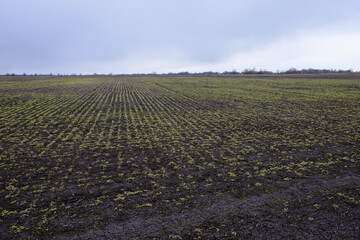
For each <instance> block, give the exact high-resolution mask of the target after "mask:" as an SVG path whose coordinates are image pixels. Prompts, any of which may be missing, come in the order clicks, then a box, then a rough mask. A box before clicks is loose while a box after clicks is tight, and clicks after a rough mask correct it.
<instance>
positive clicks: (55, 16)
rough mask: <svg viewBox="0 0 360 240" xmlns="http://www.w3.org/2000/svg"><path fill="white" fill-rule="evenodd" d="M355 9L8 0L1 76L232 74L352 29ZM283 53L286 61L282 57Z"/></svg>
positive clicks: (229, 0)
mask: <svg viewBox="0 0 360 240" xmlns="http://www.w3.org/2000/svg"><path fill="white" fill-rule="evenodd" d="M4 2H5V3H4ZM359 7H360V3H358V1H352V0H348V1H346V0H344V1H335V0H328V1H325V0H323V1H322V0H312V1H310V0H303V1H286V0H274V1H265V0H252V1H250V0H247V1H246V0H243V1H242V0H236V1H235V0H224V1H215V0H207V1H205V0H197V1H190V0H182V1H165V0H153V1H148V0H134V1H118V0H117V1H116V0H107V1H100V0H86V1H85V0H76V1H74V0H72V1H70V0H33V1H27V0H5V1H3V2H2V6H1V9H2V10H1V11H2V13H1V14H0V31H1V33H2V36H3V37H2V38H0V51H1V55H0V73H6V72H19V73H22V72H28V73H34V72H44V73H48V72H54V73H57V72H60V73H73V72H77V73H79V72H86V73H92V72H102V71H107V72H114V73H115V72H147V71H150V72H151V71H152V70H151V68H154V69H153V70H154V71H155V70H156V71H160V72H161V71H176V70H177V69H181V70H185V69H189V70H194V71H196V70H197V69H196V68H195V66H198V69H199V70H200V69H201V70H202V69H205V68H208V70H217V69H211V68H226V66H225V65H226V64H227V65H229V69H230V68H232V67H234V66H233V65H234V64H240V62H241V63H242V62H244V61H243V60H242V61H240V62H238V63H236V62H235V60H234V59H239V57H238V56H247V57H249V59H252V56H253V55H251V56H250V55H249V54H250V53H255V52H256V53H257V54H259V53H258V52H259V51H264V53H266V52H269V50H268V49H269V46H275V45H276V44H277V43H278V42H281V41H283V42H286V40H284V39H289V41H290V42H291V41H294V39H293V37H292V36H294V35H296V34H297V33H299V32H303V33H304V32H309V33H312V34H314V33H316V32H321V31H323V29H325V31H327V32H331V27H332V26H334V28H336V29H339V28H341V27H342V26H344V27H346V28H348V29H350V30H348V32H349V31H352V32H357V30H358V27H357V26H359V17H358V13H357V10H358V9H359ZM339 26H340V27H339ZM338 32H341V31H338ZM303 35H304V36H305V35H306V36H309V34H303ZM325 35H327V34H325V33H324V34H323V36H325ZM350 35H351V34H350ZM350 35H348V36H350ZM353 35H354V34H352V35H351V36H353ZM338 39H339V38H338ZM283 44H284V43H283ZM347 44H349V43H347ZM295 45H296V44H295ZM307 48H309V49H310V48H312V45H311V44H310V45H308V46H307ZM283 51H285V50H283ZM270 52H271V51H270ZM310 52H311V51H310ZM272 54H279V53H274V52H272ZM286 54H287V55H288V56H289V58H291V53H287V52H285V53H281V54H280V55H281V56H283V55H286ZM344 54H345V53H344ZM346 54H349V53H346ZM260 55H261V56H262V58H263V59H272V57H271V56H265V55H264V54H260ZM235 56H237V57H235ZM336 56H337V57H339V56H341V53H337V54H336ZM330 57H331V56H330ZM275 58H276V59H281V57H280V58H279V57H275ZM289 58H286V59H287V62H289ZM229 59H233V61H234V62H233V63H232V62H229ZM312 59H318V61H319V64H316V62H314V63H313V64H314V67H315V65H319V66H320V65H321V66H324V67H333V64H330V63H327V64H321V63H320V61H322V60H321V58H315V57H312ZM295 60H296V59H294V60H293V62H294V63H296V62H297V61H295ZM268 61H270V60H268ZM356 61H357V59H355V60H354V62H353V63H352V64H353V65H354V66H353V68H356V67H357V66H355V65H356V64H359V63H358V62H356ZM151 62H153V63H154V64H153V66H152V64H150V63H151ZM249 62H250V60H249ZM253 62H254V64H259V63H260V62H259V61H258V62H256V61H253ZM287 62H284V63H283V65H284V66H286V65H287ZM290 62H291V61H290ZM137 63H139V64H137ZM261 63H262V65H264V66H266V65H268V66H269V68H270V67H271V65H273V62H271V61H270V62H268V63H267V62H266V61H264V62H261ZM278 64H279V65H280V64H281V62H279V63H278ZM334 64H339V66H337V68H344V67H347V66H348V65H349V64H350V65H351V63H347V64H346V65H345V64H344V65H341V63H334ZM230 65H231V66H230ZM124 66H126V68H124ZM220 66H221V67H220ZM241 67H242V66H239V67H237V68H241ZM246 67H248V66H246ZM258 67H263V66H258Z"/></svg>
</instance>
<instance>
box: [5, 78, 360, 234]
mask: <svg viewBox="0 0 360 240" xmlns="http://www.w3.org/2000/svg"><path fill="white" fill-rule="evenodd" d="M0 213H1V215H0V239H360V74H324V75H320V74H317V75H306V74H305V75H261V76H260V75H258V76H255V75H247V76H246V75H237V76H218V75H209V76H203V75H201V76H195V75H191V76H178V75H174V76H171V75H153V76H151V75H148V76H146V75H134V76H82V77H80V76H73V77H70V76H68V77H57V76H26V77H25V76H2V77H0Z"/></svg>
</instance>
